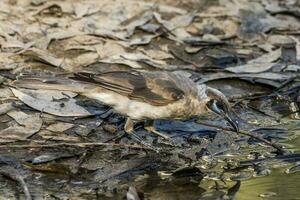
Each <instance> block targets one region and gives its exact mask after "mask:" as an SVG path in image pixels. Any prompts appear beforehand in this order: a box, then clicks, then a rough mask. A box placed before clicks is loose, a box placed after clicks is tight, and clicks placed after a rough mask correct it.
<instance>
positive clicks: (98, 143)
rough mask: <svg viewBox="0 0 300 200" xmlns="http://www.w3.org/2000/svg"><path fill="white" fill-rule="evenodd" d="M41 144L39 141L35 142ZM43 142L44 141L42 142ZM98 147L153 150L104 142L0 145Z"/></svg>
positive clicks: (19, 146)
mask: <svg viewBox="0 0 300 200" xmlns="http://www.w3.org/2000/svg"><path fill="white" fill-rule="evenodd" d="M35 142H39V141H35ZM40 142H43V141H40ZM61 146H68V147H80V148H85V147H96V146H111V147H121V148H133V149H145V150H153V149H151V148H149V147H143V146H139V145H130V144H115V143H103V142H85V143H84V142H83V143H67V142H62V143H55V144H7V145H0V148H53V147H61Z"/></svg>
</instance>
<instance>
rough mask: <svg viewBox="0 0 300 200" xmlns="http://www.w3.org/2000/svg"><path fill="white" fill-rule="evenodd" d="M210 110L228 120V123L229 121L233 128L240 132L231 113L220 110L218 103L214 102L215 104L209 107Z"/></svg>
mask: <svg viewBox="0 0 300 200" xmlns="http://www.w3.org/2000/svg"><path fill="white" fill-rule="evenodd" d="M208 107H209V109H210V110H211V111H213V112H215V113H216V114H218V115H220V116H222V117H224V119H226V121H228V123H229V124H230V125H231V126H232V128H233V129H234V130H235V131H236V132H239V126H238V123H237V121H235V120H233V119H234V117H232V116H231V115H232V114H231V113H228V112H226V111H224V110H223V109H220V108H219V107H218V106H217V104H216V101H213V103H211V104H210V105H208Z"/></svg>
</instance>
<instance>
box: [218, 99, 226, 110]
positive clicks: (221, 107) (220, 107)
mask: <svg viewBox="0 0 300 200" xmlns="http://www.w3.org/2000/svg"><path fill="white" fill-rule="evenodd" d="M216 105H217V107H218V108H219V109H221V110H224V111H225V110H226V108H225V105H224V103H222V102H220V101H216Z"/></svg>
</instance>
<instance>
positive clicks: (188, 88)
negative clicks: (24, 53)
mask: <svg viewBox="0 0 300 200" xmlns="http://www.w3.org/2000/svg"><path fill="white" fill-rule="evenodd" d="M11 85H12V86H13V87H21V88H27V89H50V90H60V91H72V92H75V93H78V94H80V95H83V96H86V97H88V98H91V99H95V100H97V101H99V102H101V103H103V104H106V105H108V106H110V107H112V108H113V109H114V110H115V111H117V112H118V113H120V114H123V115H125V116H127V119H126V122H125V125H124V131H125V133H127V134H129V135H132V136H133V138H134V139H136V140H138V141H139V142H141V143H142V144H144V145H147V146H148V144H146V143H145V142H143V141H142V139H141V138H140V137H139V136H138V134H137V133H135V132H134V124H135V122H137V121H146V122H148V123H146V124H147V126H146V129H147V130H149V131H150V132H154V133H156V134H159V135H161V136H163V137H164V135H163V134H160V133H159V132H158V131H156V130H155V128H154V127H153V121H154V120H156V119H173V120H174V119H175V120H186V119H190V118H192V117H195V116H199V115H203V114H205V113H207V112H214V113H216V114H217V115H219V116H221V117H223V118H224V119H225V120H227V121H228V122H229V124H230V125H231V126H232V128H233V129H234V130H235V131H236V132H238V129H239V128H238V123H237V121H235V120H234V118H233V117H232V116H233V115H232V113H233V112H232V108H231V106H230V104H229V102H228V100H227V98H226V96H225V95H224V94H223V93H222V92H221V91H219V90H217V89H215V88H212V87H209V86H207V85H205V84H198V83H196V82H194V81H193V80H192V79H190V78H189V77H187V76H185V75H182V74H179V73H174V72H167V71H109V72H102V73H92V72H76V73H72V74H68V75H64V76H33V75H30V74H29V75H21V76H19V77H18V79H17V80H15V81H14V82H13V83H12V84H11Z"/></svg>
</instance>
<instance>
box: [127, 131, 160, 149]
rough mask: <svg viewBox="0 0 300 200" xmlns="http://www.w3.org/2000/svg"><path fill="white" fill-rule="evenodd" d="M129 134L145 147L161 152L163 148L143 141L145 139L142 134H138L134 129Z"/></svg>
mask: <svg viewBox="0 0 300 200" xmlns="http://www.w3.org/2000/svg"><path fill="white" fill-rule="evenodd" d="M128 135H129V136H130V137H131V138H132V139H133V140H135V141H136V142H138V143H140V144H142V145H143V146H145V147H148V148H149V149H151V150H153V151H155V152H156V153H159V152H160V150H161V149H160V148H157V147H154V146H153V145H151V144H149V143H148V142H145V141H143V139H142V138H141V137H140V136H138V135H137V133H136V132H134V131H131V132H130V133H129V134H128Z"/></svg>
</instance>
